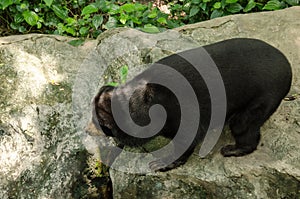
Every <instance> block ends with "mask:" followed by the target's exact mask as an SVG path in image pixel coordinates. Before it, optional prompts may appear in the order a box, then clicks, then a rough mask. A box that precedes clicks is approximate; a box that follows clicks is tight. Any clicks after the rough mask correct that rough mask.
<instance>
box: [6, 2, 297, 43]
mask: <svg viewBox="0 0 300 199" xmlns="http://www.w3.org/2000/svg"><path fill="white" fill-rule="evenodd" d="M149 2H151V1H149ZM165 2H169V3H168V8H169V10H170V12H171V13H170V14H166V13H163V12H162V11H160V10H159V9H158V8H156V7H154V6H153V5H152V3H149V4H141V3H133V1H132V0H113V1H107V0H93V1H91V0H69V1H65V0H34V1H29V0H0V21H1V24H0V25H1V27H2V28H3V27H4V26H6V29H9V31H10V33H29V32H39V33H50V34H60V35H70V36H74V37H83V38H86V37H92V38H95V37H97V36H98V35H99V34H100V33H101V32H103V31H105V30H107V29H111V28H116V27H124V26H126V27H131V28H137V29H140V30H141V31H145V32H148V33H157V32H160V31H162V30H165V29H169V28H175V27H178V26H181V25H184V24H189V23H195V22H199V21H203V20H208V19H212V18H216V17H221V16H225V15H230V14H236V13H249V12H258V11H264V10H278V9H283V8H286V7H289V6H295V5H299V0H175V1H167V0H166V1H165Z"/></svg>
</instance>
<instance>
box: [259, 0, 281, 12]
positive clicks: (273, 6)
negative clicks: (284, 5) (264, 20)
mask: <svg viewBox="0 0 300 199" xmlns="http://www.w3.org/2000/svg"><path fill="white" fill-rule="evenodd" d="M280 8H281V3H280V1H278V0H271V1H268V3H267V4H266V5H265V6H264V7H263V10H279V9H280Z"/></svg>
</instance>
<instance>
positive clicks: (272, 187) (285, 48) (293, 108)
mask: <svg viewBox="0 0 300 199" xmlns="http://www.w3.org/2000/svg"><path fill="white" fill-rule="evenodd" d="M299 17H300V8H299V7H293V8H290V9H286V10H281V11H276V12H267V13H258V14H249V15H236V16H228V17H224V18H218V19H215V20H212V21H207V22H203V23H198V24H194V25H189V26H184V27H181V28H178V29H175V30H172V31H166V32H164V33H160V34H155V35H153V34H146V33H142V32H139V31H137V30H132V29H126V28H124V29H114V30H112V31H108V32H105V33H104V34H102V35H100V37H99V38H98V40H94V41H88V42H86V43H85V45H83V46H80V47H73V46H71V45H69V44H68V43H67V42H68V41H69V40H70V38H65V37H58V36H46V35H25V36H13V37H4V38H0V70H1V73H0V77H1V78H0V84H1V88H0V107H1V109H0V111H1V114H0V153H1V156H0V158H1V159H0V178H1V181H0V198H84V197H89V196H90V195H88V193H87V192H88V191H90V189H94V188H95V187H92V185H91V184H89V179H86V176H85V170H84V169H85V167H87V164H86V161H88V162H89V160H87V157H88V155H87V154H86V151H85V147H84V145H85V146H86V147H87V148H88V150H90V151H91V152H94V153H96V154H97V153H98V151H97V146H98V140H100V139H101V138H100V137H97V136H94V137H92V136H87V135H86V134H85V132H84V127H85V126H86V125H87V123H88V121H89V119H90V107H89V106H90V101H91V99H92V97H93V96H94V95H95V93H96V92H97V88H99V86H101V85H103V84H104V83H105V82H109V81H117V80H118V78H119V74H118V70H119V68H120V67H121V66H123V65H128V67H129V79H130V78H132V77H133V76H135V75H136V74H138V73H139V72H141V71H142V70H143V69H145V68H146V67H147V65H148V64H149V63H152V62H154V61H156V60H158V59H160V58H162V57H164V56H167V55H169V54H172V53H174V52H177V51H182V50H185V49H190V48H193V47H196V46H200V45H204V44H208V43H213V42H216V41H220V40H224V39H227V38H233V37H251V38H259V39H262V40H264V41H266V42H268V43H270V44H272V45H273V46H275V47H278V48H279V49H280V50H281V51H282V52H283V53H284V54H285V55H286V56H287V58H288V59H289V60H290V62H291V63H292V66H293V72H294V78H293V87H292V89H291V94H294V93H299V92H300V82H299V81H300V79H299V74H300V71H299V70H300V68H299V65H300V36H299V32H300V26H299V25H300V22H299V20H297V19H299ZM299 105H300V101H299V99H296V100H294V101H284V102H283V103H282V104H281V106H280V108H279V109H278V111H277V112H276V113H275V114H274V115H273V116H272V117H271V118H270V119H269V121H268V122H267V123H266V124H265V125H264V127H263V129H262V142H261V146H260V147H259V148H258V150H257V151H256V152H255V153H253V154H251V155H248V156H246V157H240V158H223V157H222V156H221V155H220V154H219V152H218V151H219V149H220V147H221V146H222V145H224V144H225V143H228V142H230V141H232V140H231V139H230V137H229V136H228V135H229V133H228V132H225V133H224V135H223V136H222V137H221V139H220V141H219V142H218V144H217V146H216V147H215V148H214V150H213V152H212V153H211V154H210V155H209V156H207V157H206V158H205V159H200V158H199V157H198V155H197V153H198V150H196V151H195V154H194V155H192V156H191V157H190V158H189V160H188V162H187V163H186V164H185V165H183V166H181V167H179V168H177V169H174V170H171V171H169V172H165V173H148V174H146V175H138V174H130V173H128V172H121V171H119V170H110V175H111V178H112V180H113V190H114V197H115V198H205V197H208V198H299V197H300V192H299V190H300V145H299V141H300V127H299V126H300V123H299V121H300V110H299V109H300V106H299ZM228 137H229V138H228ZM82 143H83V144H84V145H83V144H82ZM121 156H122V154H121ZM116 164H117V163H116ZM130 165H131V166H130V167H136V166H137V165H135V162H134V161H131V162H130ZM124 167H125V168H126V169H128V170H129V171H130V167H126V165H124ZM96 192H97V191H96Z"/></svg>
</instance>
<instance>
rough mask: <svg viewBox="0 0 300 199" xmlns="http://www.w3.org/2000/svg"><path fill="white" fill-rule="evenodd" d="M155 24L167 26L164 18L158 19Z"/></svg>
mask: <svg viewBox="0 0 300 199" xmlns="http://www.w3.org/2000/svg"><path fill="white" fill-rule="evenodd" d="M157 22H158V23H160V24H167V19H166V18H164V17H159V18H158V19H157Z"/></svg>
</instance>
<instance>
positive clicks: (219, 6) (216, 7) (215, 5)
mask: <svg viewBox="0 0 300 199" xmlns="http://www.w3.org/2000/svg"><path fill="white" fill-rule="evenodd" d="M213 7H214V9H219V8H221V2H216V3H215V4H214V5H213Z"/></svg>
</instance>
